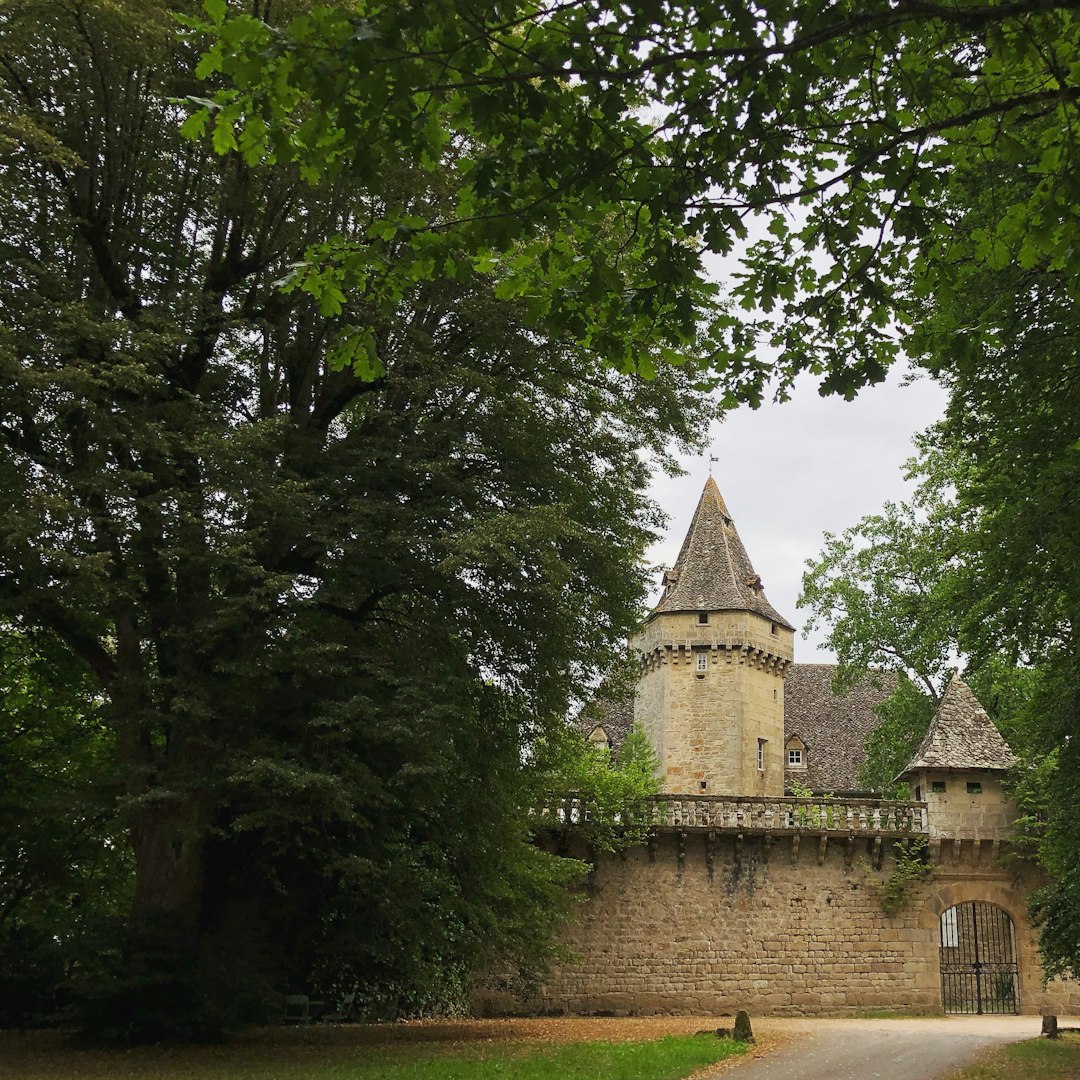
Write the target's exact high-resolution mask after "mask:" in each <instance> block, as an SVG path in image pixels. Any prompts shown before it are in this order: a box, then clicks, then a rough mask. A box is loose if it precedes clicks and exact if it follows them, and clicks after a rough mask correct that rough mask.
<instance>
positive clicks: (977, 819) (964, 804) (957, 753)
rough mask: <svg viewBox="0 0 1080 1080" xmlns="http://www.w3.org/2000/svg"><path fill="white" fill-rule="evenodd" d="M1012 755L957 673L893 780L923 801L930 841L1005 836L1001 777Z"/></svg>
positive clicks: (1007, 825)
mask: <svg viewBox="0 0 1080 1080" xmlns="http://www.w3.org/2000/svg"><path fill="white" fill-rule="evenodd" d="M1015 764H1016V756H1015V755H1014V754H1013V752H1012V750H1011V749H1010V748H1009V744H1008V743H1007V742H1006V741H1005V740H1004V739H1003V738H1002V736H1001V732H999V731H998V729H997V728H996V727H994V722H993V721H992V720H991V719H990V717H989V716H987V715H986V711H985V710H984V709H983V707H982V706H981V705H980V704H979V699H978V698H977V697H976V696H975V694H974V693H973V692H972V690H971V687H970V686H968V684H967V683H966V682H964V680H963V679H961V678H960V676H959V675H954V676H953V678H952V681H951V682H950V683H949V685H948V686H947V687H946V688H945V693H944V694H942V696H941V703H940V704H939V705H938V708H937V712H936V713H934V719H933V720H931V721H930V729H929V730H928V731H927V733H926V738H924V739H923V741H922V744H921V745H920V746H919V748H918V750H916V751H915V756H914V757H913V758H912V759H911V763H910V764H909V765H908V767H907V768H906V769H905V770H904V771H903V772H902V773H901V774H900V775H899V776H898V777H897V778H896V779H897V780H907V781H908V782H909V783H910V784H911V793H912V795H913V796H914V798H915V799H916V800H919V801H922V800H925V802H926V811H927V820H928V822H929V831H930V840H931V842H933V841H935V840H937V839H940V838H941V837H947V838H949V839H952V840H976V841H978V840H990V841H994V840H1008V839H1009V838H1010V836H1011V835H1012V834H1011V826H1012V824H1013V822H1014V821H1015V820H1016V818H1017V809H1016V804H1015V803H1014V802H1012V801H1011V800H1009V799H1007V798H1006V797H1005V792H1004V789H1003V787H1002V780H1003V779H1004V777H1005V773H1006V772H1007V771H1008V769H1010V768H1011V767H1012V766H1013V765H1015Z"/></svg>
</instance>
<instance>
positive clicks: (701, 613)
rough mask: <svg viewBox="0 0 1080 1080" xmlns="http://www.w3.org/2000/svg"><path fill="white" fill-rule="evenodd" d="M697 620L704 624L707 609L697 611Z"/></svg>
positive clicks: (706, 620)
mask: <svg viewBox="0 0 1080 1080" xmlns="http://www.w3.org/2000/svg"><path fill="white" fill-rule="evenodd" d="M697 621H698V622H699V623H700V624H701V625H702V626H704V625H705V624H706V623H707V622H708V621H709V613H708V612H707V611H699V612H698V613H697Z"/></svg>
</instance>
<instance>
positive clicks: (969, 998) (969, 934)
mask: <svg viewBox="0 0 1080 1080" xmlns="http://www.w3.org/2000/svg"><path fill="white" fill-rule="evenodd" d="M939 927H940V933H941V1004H942V1006H943V1007H944V1009H945V1012H947V1013H1017V1012H1019V1011H1020V995H1019V988H1018V977H1017V976H1018V970H1017V964H1016V944H1015V940H1014V934H1013V921H1012V919H1011V918H1010V916H1009V913H1008V912H1007V911H1005V910H1004V908H1000V907H998V906H997V905H996V904H990V903H987V902H986V901H983V900H971V901H968V902H966V903H963V904H956V905H954V906H953V907H951V908H946V909H945V911H943V912H942V913H941V919H940V922H939Z"/></svg>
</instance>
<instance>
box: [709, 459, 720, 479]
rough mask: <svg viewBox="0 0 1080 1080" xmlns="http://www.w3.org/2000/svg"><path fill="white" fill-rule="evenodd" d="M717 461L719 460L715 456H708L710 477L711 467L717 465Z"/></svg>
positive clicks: (710, 473)
mask: <svg viewBox="0 0 1080 1080" xmlns="http://www.w3.org/2000/svg"><path fill="white" fill-rule="evenodd" d="M719 460H720V459H719V458H718V457H717V456H716V455H715V454H710V455H709V475H710V476H712V467H713V466H714V465H715V464H716V463H717V462H718V461H719Z"/></svg>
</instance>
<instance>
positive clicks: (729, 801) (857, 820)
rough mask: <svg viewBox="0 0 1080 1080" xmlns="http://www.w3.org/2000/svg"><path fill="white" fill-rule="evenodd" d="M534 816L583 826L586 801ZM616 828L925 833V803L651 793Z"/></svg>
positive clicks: (573, 798) (569, 801) (556, 805)
mask: <svg viewBox="0 0 1080 1080" xmlns="http://www.w3.org/2000/svg"><path fill="white" fill-rule="evenodd" d="M538 812H539V815H540V816H541V817H542V818H544V819H546V820H548V821H550V822H551V823H552V824H554V825H558V826H565V825H580V824H587V823H588V822H589V821H590V819H591V817H592V814H593V811H592V809H591V807H590V803H589V800H588V799H586V798H583V797H581V796H578V795H569V796H567V797H566V798H564V799H561V800H558V801H553V802H552V803H550V804H549V805H547V806H545V807H543V808H542V809H540V810H539V811H538ZM616 824H633V825H635V826H642V825H649V826H652V827H653V828H655V829H658V830H676V831H684V830H710V831H715V832H725V833H741V834H762V835H763V834H769V835H792V834H806V833H809V834H813V835H817V836H820V835H840V836H845V835H849V836H850V835H854V836H873V837H919V836H926V835H928V828H927V820H926V803H922V802H900V801H898V800H892V799H845V798H820V797H819V798H808V799H806V798H795V797H792V796H784V797H779V798H757V797H752V796H727V795H653V796H650V797H649V798H646V799H642V800H641V801H640V802H639V803H636V804H635V805H634V806H633V807H631V808H628V809H627V810H625V811H623V812H622V813H621V814H617V815H616Z"/></svg>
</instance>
